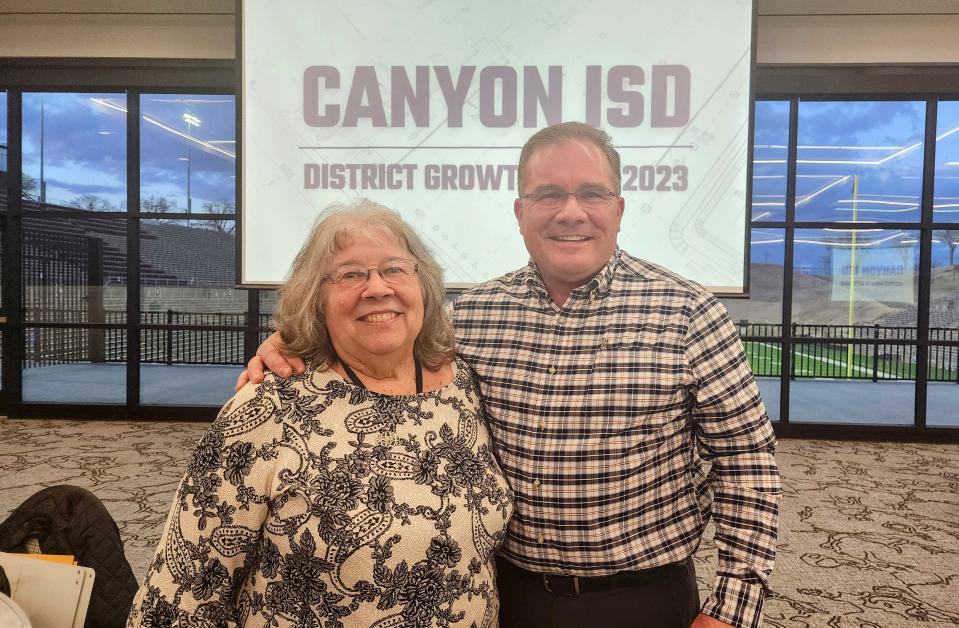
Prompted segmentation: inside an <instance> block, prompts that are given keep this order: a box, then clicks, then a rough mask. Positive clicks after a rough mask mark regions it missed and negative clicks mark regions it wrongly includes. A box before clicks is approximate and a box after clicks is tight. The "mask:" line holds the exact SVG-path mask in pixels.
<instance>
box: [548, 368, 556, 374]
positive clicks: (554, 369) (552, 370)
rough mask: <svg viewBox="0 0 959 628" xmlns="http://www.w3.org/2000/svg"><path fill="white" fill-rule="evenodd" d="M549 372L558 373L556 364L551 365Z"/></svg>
mask: <svg viewBox="0 0 959 628" xmlns="http://www.w3.org/2000/svg"><path fill="white" fill-rule="evenodd" d="M549 374H550V375H556V367H555V366H551V367H549Z"/></svg>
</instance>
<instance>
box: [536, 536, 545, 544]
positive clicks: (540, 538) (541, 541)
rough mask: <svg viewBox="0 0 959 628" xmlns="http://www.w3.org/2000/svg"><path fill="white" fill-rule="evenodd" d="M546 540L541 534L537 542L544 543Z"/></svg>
mask: <svg viewBox="0 0 959 628" xmlns="http://www.w3.org/2000/svg"><path fill="white" fill-rule="evenodd" d="M544 541H546V539H544V538H543V537H541V536H538V537H536V542H537V543H543V542H544Z"/></svg>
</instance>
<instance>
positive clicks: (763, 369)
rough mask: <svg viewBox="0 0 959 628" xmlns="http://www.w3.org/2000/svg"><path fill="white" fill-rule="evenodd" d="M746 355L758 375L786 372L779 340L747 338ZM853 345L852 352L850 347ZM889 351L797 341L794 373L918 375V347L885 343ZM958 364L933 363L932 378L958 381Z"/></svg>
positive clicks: (856, 376) (843, 376)
mask: <svg viewBox="0 0 959 628" xmlns="http://www.w3.org/2000/svg"><path fill="white" fill-rule="evenodd" d="M743 344H744V345H745V348H746V357H747V358H748V359H749V365H750V366H751V367H752V369H753V373H754V374H755V375H757V376H760V377H762V376H778V375H780V374H781V373H782V347H781V345H779V344H778V343H775V342H759V341H745V342H744V343H743ZM848 346H852V352H851V355H850V351H849V350H848V349H847V347H848ZM883 348H884V349H885V350H887V351H889V353H886V354H880V355H879V356H878V359H874V358H873V356H872V354H871V352H870V349H871V348H870V347H869V346H867V345H846V346H842V348H837V347H836V345H827V344H796V345H794V347H793V361H794V364H793V374H794V375H795V376H796V377H828V378H837V379H873V378H876V379H915V377H916V364H915V358H916V355H915V347H910V346H891V345H886V346H884V347H883ZM957 377H959V373H957V371H956V369H955V368H952V369H948V368H940V367H938V366H935V365H932V364H931V365H930V368H929V381H933V382H944V381H945V382H948V381H953V382H954V381H956V378H957Z"/></svg>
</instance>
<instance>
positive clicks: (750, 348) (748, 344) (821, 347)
mask: <svg viewBox="0 0 959 628" xmlns="http://www.w3.org/2000/svg"><path fill="white" fill-rule="evenodd" d="M126 318H127V317H126V313H125V312H109V311H108V312H104V313H103V317H102V322H103V323H106V324H108V325H117V327H112V328H106V329H102V328H101V329H83V328H60V327H29V322H28V323H27V326H28V329H27V333H26V335H25V342H24V344H25V352H24V368H33V367H39V366H50V365H54V364H67V363H73V362H125V361H126V342H127V334H126V329H125V327H123V325H125V324H126ZM27 320H28V321H30V322H57V323H80V324H82V323H84V322H89V321H88V320H86V318H85V316H84V314H83V313H79V314H78V313H77V312H76V311H68V310H64V311H52V310H48V311H45V312H44V313H43V319H42V321H41V320H37V319H36V318H34V317H33V316H31V315H30V313H29V312H28V316H27ZM246 320H247V319H246V314H245V313H233V312H202V313H201V312H177V311H174V310H166V311H163V312H142V313H141V315H140V324H141V325H142V326H143V327H141V329H140V360H141V362H144V363H151V364H171V365H172V364H223V365H241V364H243V363H244V357H245V356H244V352H243V334H244V331H245V326H246ZM269 320H270V316H269V315H268V314H260V315H259V317H258V324H259V327H260V329H261V330H266V329H267V328H268V326H269ZM737 326H738V329H739V334H740V335H741V336H742V337H743V338H745V340H744V345H745V348H746V355H747V357H748V359H749V363H750V366H751V367H752V369H753V373H755V374H756V375H757V376H761V377H779V376H781V375H782V344H781V339H782V333H783V328H782V325H780V324H775V323H750V322H748V321H740V322H739V323H738V325H737ZM790 331H791V334H792V339H793V343H792V345H791V358H792V359H791V361H790V362H791V370H790V373H789V376H790V377H792V378H803V377H820V378H831V379H854V380H871V381H874V382H877V381H884V380H912V379H915V376H916V357H917V352H916V345H915V341H916V333H917V330H916V328H915V327H887V326H882V325H814V324H800V323H793V324H792V325H791V329H790ZM267 333H268V332H267V331H261V333H260V340H261V341H262V340H263V339H264V338H265V337H266V335H267ZM850 339H852V340H855V341H856V342H847V341H848V340H850ZM929 339H930V340H931V341H933V342H959V329H957V328H940V327H934V328H930V330H929ZM928 381H931V382H956V383H959V347H957V346H939V345H931V346H930V347H929V352H928Z"/></svg>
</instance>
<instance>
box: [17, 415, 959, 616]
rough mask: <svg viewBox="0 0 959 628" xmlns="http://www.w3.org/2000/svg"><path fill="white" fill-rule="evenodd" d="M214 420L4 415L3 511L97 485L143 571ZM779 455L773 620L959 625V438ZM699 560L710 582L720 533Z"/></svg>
mask: <svg viewBox="0 0 959 628" xmlns="http://www.w3.org/2000/svg"><path fill="white" fill-rule="evenodd" d="M205 430H206V426H205V425H203V424H197V423H173V422H159V423H133V422H107V421H93V422H80V421H46V420H44V421H37V420H31V421H22V420H6V419H0V520H2V519H3V518H5V517H6V516H7V515H8V514H9V512H10V511H11V510H13V509H14V508H15V507H16V506H17V505H18V504H20V503H21V502H22V501H23V500H24V499H26V498H27V497H29V496H30V495H32V494H33V493H34V492H36V491H37V490H39V489H40V488H43V487H45V486H53V485H56V484H74V485H78V486H82V487H85V488H87V489H90V490H91V491H93V492H94V493H95V494H96V495H97V496H98V497H100V499H102V500H103V502H104V503H105V504H106V506H107V508H108V509H109V510H110V512H111V513H112V514H113V516H114V518H115V519H116V520H117V522H118V524H119V526H120V530H121V534H122V535H123V540H124V543H125V546H126V553H127V558H128V559H129V561H130V564H131V565H132V567H133V570H134V572H135V573H136V574H137V577H138V578H139V577H142V576H143V574H144V573H145V571H146V566H147V564H148V563H149V561H150V559H151V558H152V554H153V551H154V549H155V546H156V543H157V540H158V538H159V534H160V529H161V527H162V525H163V522H164V520H165V518H166V514H167V509H168V508H169V505H170V501H171V499H172V497H173V491H174V490H175V488H176V485H177V482H178V481H179V478H180V475H181V473H182V472H183V470H184V468H185V465H186V460H187V458H188V456H189V455H190V452H191V451H192V448H193V446H194V444H195V443H196V442H197V440H198V439H199V438H200V436H201V435H202V433H203V432H204V431H205ZM777 458H778V460H779V464H780V467H781V469H782V475H783V486H784V493H785V494H784V498H783V503H782V513H781V520H780V540H779V552H778V558H777V564H776V571H775V573H774V574H773V580H772V586H773V589H774V591H775V593H774V595H773V596H772V598H771V599H769V600H768V601H767V603H766V624H765V625H766V626H780V627H792V626H800V627H805V626H809V627H818V626H828V627H836V628H838V627H846V626H849V627H857V628H863V627H873V628H897V627H900V626H902V627H907V626H923V627H927V626H929V627H931V626H957V625H959V445H943V444H935V445H932V444H899V443H871V442H827V441H810V440H783V441H781V442H780V446H779V453H778V456H777ZM707 536H709V537H711V531H709V533H708V535H707ZM696 561H697V567H698V570H699V576H700V587H701V589H703V591H704V592H705V591H706V590H707V589H708V587H709V584H710V580H711V577H712V576H711V573H712V571H713V569H714V565H715V548H714V546H713V544H712V542H711V541H708V540H707V541H705V542H704V543H703V545H702V546H701V548H700V550H699V552H698V554H697V556H696Z"/></svg>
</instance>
